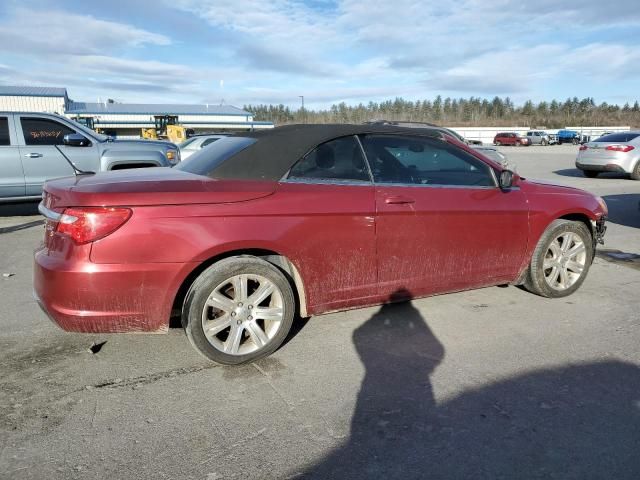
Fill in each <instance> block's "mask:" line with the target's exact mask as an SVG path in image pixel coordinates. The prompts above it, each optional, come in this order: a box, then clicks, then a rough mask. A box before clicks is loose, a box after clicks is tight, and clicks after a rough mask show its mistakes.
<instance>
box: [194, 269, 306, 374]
mask: <svg viewBox="0 0 640 480" xmlns="http://www.w3.org/2000/svg"><path fill="white" fill-rule="evenodd" d="M294 313H295V301H294V296H293V291H292V289H291V285H290V284H289V281H288V280H287V278H286V277H285V276H284V274H283V273H282V272H281V271H280V270H278V268H276V267H275V266H274V265H272V264H270V263H268V262H266V261H264V260H262V259H259V258H257V257H249V256H247V257H232V258H227V259H224V260H221V261H219V262H217V263H215V264H213V265H212V266H211V267H209V268H208V269H206V270H205V271H204V272H202V274H201V275H200V276H199V277H198V278H197V279H196V281H195V282H194V283H193V285H192V286H191V288H190V290H189V292H188V293H187V297H186V299H185V303H184V307H183V309H182V324H183V326H184V329H185V331H186V333H187V337H188V338H189V341H190V342H191V344H192V345H193V346H194V347H195V348H196V350H198V351H199V352H200V353H202V354H203V355H204V356H205V357H207V358H208V359H210V360H213V361H215V362H218V363H222V364H225V365H238V364H241V363H247V362H251V361H254V360H257V359H259V358H262V357H266V356H267V355H270V354H271V353H273V352H274V351H275V350H276V349H277V348H278V347H279V346H280V345H281V344H282V342H283V341H284V340H285V338H286V336H287V334H288V333H289V330H290V329H291V324H292V323H293V317H294Z"/></svg>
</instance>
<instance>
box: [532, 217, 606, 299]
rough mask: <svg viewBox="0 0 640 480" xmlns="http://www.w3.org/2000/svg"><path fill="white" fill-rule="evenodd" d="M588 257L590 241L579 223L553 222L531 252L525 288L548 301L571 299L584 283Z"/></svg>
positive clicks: (583, 227) (567, 221)
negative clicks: (562, 298) (552, 299)
mask: <svg viewBox="0 0 640 480" xmlns="http://www.w3.org/2000/svg"><path fill="white" fill-rule="evenodd" d="M592 255H593V239H592V238H591V233H590V232H589V230H588V229H587V227H586V226H585V225H584V224H583V223H582V222H574V221H570V220H554V221H553V222H552V223H551V225H549V227H548V228H547V230H546V231H545V232H544V234H543V235H542V237H541V238H540V241H539V242H538V245H537V246H536V249H535V250H534V252H533V256H532V257H531V264H530V265H529V272H528V275H527V279H526V281H525V288H526V289H527V290H529V291H530V292H532V293H535V294H537V295H541V296H543V297H549V298H559V297H566V296H567V295H571V294H572V293H573V292H575V291H576V290H577V289H578V288H580V285H582V282H584V279H585V278H586V276H587V272H588V271H589V267H590V266H591V261H592Z"/></svg>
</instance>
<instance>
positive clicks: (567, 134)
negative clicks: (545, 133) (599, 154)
mask: <svg viewBox="0 0 640 480" xmlns="http://www.w3.org/2000/svg"><path fill="white" fill-rule="evenodd" d="M557 135H558V145H562V144H563V143H572V144H574V145H578V144H580V143H586V142H588V141H589V140H590V137H589V135H581V134H580V132H577V131H575V130H558V134H557Z"/></svg>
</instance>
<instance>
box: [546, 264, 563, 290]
mask: <svg viewBox="0 0 640 480" xmlns="http://www.w3.org/2000/svg"><path fill="white" fill-rule="evenodd" d="M559 275H560V269H559V268H558V267H556V266H555V265H554V266H553V267H552V268H551V272H550V273H549V276H548V277H547V279H548V280H549V284H550V285H551V286H553V285H555V283H556V282H557V281H558V276H559Z"/></svg>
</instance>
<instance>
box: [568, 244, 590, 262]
mask: <svg viewBox="0 0 640 480" xmlns="http://www.w3.org/2000/svg"><path fill="white" fill-rule="evenodd" d="M585 250H586V248H585V246H584V243H582V242H576V244H575V245H574V246H573V247H571V249H569V251H567V257H569V258H572V257H575V256H576V255H579V254H581V253H582V252H584V251H585Z"/></svg>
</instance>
